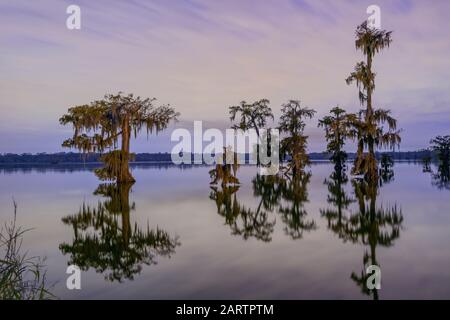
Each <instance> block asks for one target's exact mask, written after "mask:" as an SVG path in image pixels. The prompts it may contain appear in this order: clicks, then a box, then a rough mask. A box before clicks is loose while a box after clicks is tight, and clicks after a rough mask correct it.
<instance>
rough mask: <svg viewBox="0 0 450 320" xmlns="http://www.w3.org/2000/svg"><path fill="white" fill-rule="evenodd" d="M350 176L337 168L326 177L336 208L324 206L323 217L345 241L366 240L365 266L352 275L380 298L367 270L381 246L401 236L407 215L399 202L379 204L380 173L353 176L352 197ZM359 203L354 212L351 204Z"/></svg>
mask: <svg viewBox="0 0 450 320" xmlns="http://www.w3.org/2000/svg"><path fill="white" fill-rule="evenodd" d="M347 182H348V178H347V176H346V174H345V172H333V173H332V174H331V175H330V178H329V179H327V180H325V184H326V185H327V186H328V192H329V195H328V199H327V201H328V203H329V204H331V205H332V206H333V207H334V208H332V209H326V210H324V209H322V210H321V214H322V217H324V218H326V219H327V221H328V228H329V229H330V230H331V231H332V232H334V233H336V234H337V235H338V236H339V238H340V239H342V240H343V241H344V242H351V243H355V244H362V245H363V246H365V247H366V248H367V249H366V250H365V252H364V257H363V269H362V271H361V272H360V273H359V274H357V273H355V272H352V274H351V279H352V280H353V281H354V282H355V283H356V284H357V285H358V286H359V287H360V288H361V291H362V292H363V293H364V294H367V295H369V296H372V297H373V299H376V300H377V299H378V298H379V296H378V291H377V290H369V289H368V288H367V280H368V278H369V276H370V275H371V274H367V273H366V267H367V266H369V265H376V266H378V267H380V264H379V263H378V261H377V255H376V249H377V247H379V246H381V247H391V246H392V245H393V244H394V241H395V240H397V239H398V238H399V237H400V230H401V228H402V223H403V215H402V212H401V210H400V209H399V208H398V207H397V206H395V205H394V206H393V207H390V208H384V207H382V206H378V205H377V196H378V193H379V188H380V186H381V185H382V183H383V178H382V177H380V180H379V181H378V182H379V183H380V184H377V182H368V181H367V180H365V179H353V180H352V187H353V191H354V196H355V198H354V199H352V198H351V197H349V196H348V195H347V193H346V192H345V185H346V184H347ZM353 202H356V203H357V208H358V211H357V212H356V213H353V214H351V213H350V212H348V208H349V206H350V205H351V204H352V203H353Z"/></svg>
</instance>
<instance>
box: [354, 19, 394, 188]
mask: <svg viewBox="0 0 450 320" xmlns="http://www.w3.org/2000/svg"><path fill="white" fill-rule="evenodd" d="M391 34H392V32H387V31H385V30H377V29H375V28H370V27H368V25H367V22H364V23H363V24H361V25H360V26H358V28H357V30H356V41H355V46H356V49H357V50H360V51H362V53H363V54H364V55H365V57H366V61H365V62H359V63H357V65H356V67H355V69H354V71H353V72H352V73H351V74H350V76H349V77H348V78H347V79H346V82H347V84H351V83H353V82H355V83H356V86H357V87H358V90H359V100H360V102H361V104H362V105H363V104H366V108H365V109H363V110H361V111H360V113H359V116H354V120H353V121H352V126H353V129H354V136H355V137H356V138H357V140H358V151H357V157H356V159H355V163H354V167H353V170H352V173H353V174H364V176H365V178H366V179H369V180H373V181H376V180H377V178H378V170H377V160H376V157H375V147H390V148H394V147H395V146H398V145H399V144H400V141H401V139H400V130H397V122H396V120H395V119H394V118H393V117H392V116H391V114H390V110H385V109H376V110H375V109H374V108H373V106H372V94H373V91H374V90H375V73H373V72H372V60H373V57H374V56H375V54H376V53H378V52H380V51H381V50H382V49H384V48H386V47H389V45H390V44H391V42H392V38H391ZM385 126H387V128H385ZM365 148H367V149H368V153H367V154H364V149H365Z"/></svg>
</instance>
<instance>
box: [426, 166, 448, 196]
mask: <svg viewBox="0 0 450 320" xmlns="http://www.w3.org/2000/svg"><path fill="white" fill-rule="evenodd" d="M430 172H431V178H432V181H431V184H432V185H433V186H435V187H437V188H438V189H440V190H443V189H446V190H450V167H449V166H448V165H446V164H442V163H440V164H439V165H438V166H437V171H430Z"/></svg>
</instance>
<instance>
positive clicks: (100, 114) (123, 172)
mask: <svg viewBox="0 0 450 320" xmlns="http://www.w3.org/2000/svg"><path fill="white" fill-rule="evenodd" d="M154 102H155V99H150V98H146V99H142V98H141V97H139V96H137V97H135V96H134V95H133V94H129V95H123V94H122V93H121V92H119V93H118V94H116V95H112V94H108V95H105V97H104V98H103V99H102V100H96V101H93V102H91V103H90V104H86V105H80V106H75V107H72V108H70V109H69V111H68V113H67V114H65V115H63V116H62V117H61V118H60V120H59V121H60V123H61V124H62V125H68V124H71V125H72V127H73V129H74V134H73V137H72V138H70V139H67V140H65V141H64V142H63V147H67V148H76V149H78V150H80V151H82V152H83V153H86V152H102V153H103V152H105V151H109V152H111V151H113V153H110V154H108V155H106V156H104V157H103V160H104V161H105V164H106V168H105V170H103V171H101V172H98V174H99V176H100V178H101V179H108V180H117V182H125V183H129V182H134V179H133V177H132V176H131V173H130V172H129V169H128V162H129V161H130V160H131V157H132V155H131V154H130V137H131V134H132V133H133V134H134V136H135V137H136V136H137V135H138V133H139V132H140V131H141V130H142V129H144V128H145V129H146V131H147V135H148V134H150V133H152V132H156V133H157V132H159V131H161V130H164V129H165V128H167V126H168V124H169V123H170V121H172V120H175V121H176V119H177V117H178V116H179V114H178V113H177V112H175V110H174V109H173V108H172V107H170V106H168V105H163V106H159V107H155V106H154ZM119 139H121V152H119V151H118V150H114V149H117V148H118V145H119Z"/></svg>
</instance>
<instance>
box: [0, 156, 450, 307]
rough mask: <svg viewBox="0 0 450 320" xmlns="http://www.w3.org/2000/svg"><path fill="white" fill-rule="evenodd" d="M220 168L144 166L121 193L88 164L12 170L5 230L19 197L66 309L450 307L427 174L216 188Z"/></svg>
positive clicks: (409, 167) (321, 169)
mask: <svg viewBox="0 0 450 320" xmlns="http://www.w3.org/2000/svg"><path fill="white" fill-rule="evenodd" d="M210 169H211V168H210V167H207V166H184V167H176V166H170V165H150V164H140V165H135V166H133V175H134V176H135V178H136V180H137V182H136V183H135V184H134V185H132V186H122V187H117V186H114V185H107V184H103V185H102V184H100V183H99V181H98V179H97V178H96V176H95V175H94V174H93V173H92V167H90V166H87V167H85V166H83V165H72V166H55V167H17V166H14V167H1V168H0V175H1V179H0V220H1V223H2V224H3V223H5V222H6V221H8V220H10V219H12V217H13V212H14V210H13V200H12V199H13V198H14V199H15V201H16V202H17V224H18V225H20V226H23V227H24V228H32V230H30V231H28V232H27V233H25V234H24V238H23V244H22V250H24V251H27V252H28V253H29V255H31V256H40V257H45V258H46V260H45V269H46V270H47V281H48V283H49V284H52V285H53V287H52V288H51V291H52V293H53V294H54V295H55V296H57V297H59V298H63V299H81V298H82V299H116V298H125V299H131V298H133V299H374V298H379V299H450V249H449V247H450V202H449V194H450V193H449V192H450V190H449V188H448V181H447V184H446V182H445V181H444V182H442V181H440V180H439V177H437V175H436V174H433V173H432V172H431V173H430V172H424V170H423V168H422V166H421V165H419V164H413V163H396V164H395V167H394V172H395V175H394V176H393V177H391V176H389V177H387V178H386V179H385V181H383V182H382V183H381V184H382V186H381V187H376V188H371V187H370V186H367V185H364V183H363V182H361V181H359V180H354V179H353V178H352V177H351V176H348V177H345V176H344V177H342V176H340V177H336V176H333V175H332V172H333V166H332V165H331V164H329V163H313V164H312V165H311V167H309V169H308V171H310V174H307V175H305V176H303V177H302V178H301V179H300V181H299V182H297V183H292V182H289V181H285V180H283V179H277V178H275V177H271V176H257V174H256V173H257V170H256V168H255V167H252V166H243V167H241V168H240V170H239V172H238V177H239V179H240V181H241V185H240V187H239V188H237V187H228V188H221V187H220V186H217V187H216V188H211V186H210V184H209V182H210V177H209V174H208V171H209V170H210ZM431 170H432V171H434V172H435V170H436V168H431ZM72 263H75V264H77V265H78V266H80V267H81V269H82V270H83V271H82V273H81V290H68V289H67V288H66V279H67V277H68V275H67V274H66V268H67V266H68V265H69V264H72ZM367 264H376V265H378V266H380V269H381V289H380V290H379V291H378V292H377V294H376V295H374V294H373V293H371V292H366V291H365V290H364V285H363V282H364V281H363V280H364V279H365V278H364V277H365V274H364V270H365V265H367Z"/></svg>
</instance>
